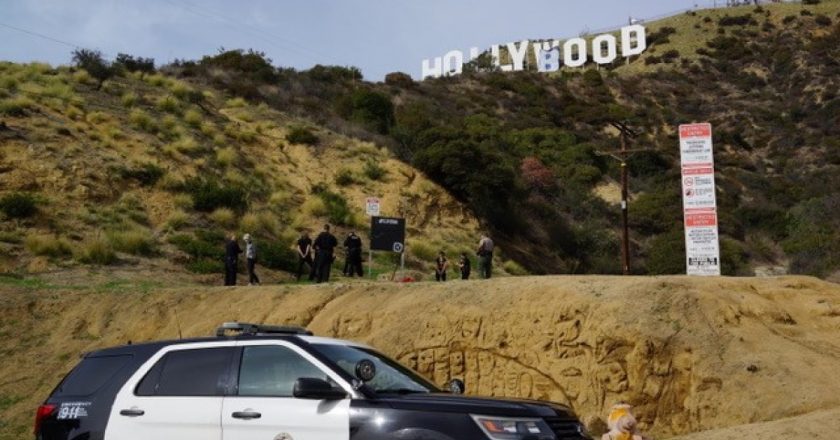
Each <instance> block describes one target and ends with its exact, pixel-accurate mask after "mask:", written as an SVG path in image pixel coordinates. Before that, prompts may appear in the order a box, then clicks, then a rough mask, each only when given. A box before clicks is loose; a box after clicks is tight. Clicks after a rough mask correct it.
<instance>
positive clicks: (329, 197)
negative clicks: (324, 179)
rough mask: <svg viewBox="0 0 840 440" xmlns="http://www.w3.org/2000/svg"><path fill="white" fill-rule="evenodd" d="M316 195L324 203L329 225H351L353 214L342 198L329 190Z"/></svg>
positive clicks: (345, 200)
mask: <svg viewBox="0 0 840 440" xmlns="http://www.w3.org/2000/svg"><path fill="white" fill-rule="evenodd" d="M317 195H318V198H320V199H321V201H323V202H324V206H325V208H326V211H327V218H328V219H329V221H330V223H332V224H335V225H352V224H353V213H352V211H351V210H350V207H349V206H348V205H347V199H345V198H344V196H342V195H341V194H338V193H334V192H332V191H329V190H325V191H321V192H319V193H318V194H317Z"/></svg>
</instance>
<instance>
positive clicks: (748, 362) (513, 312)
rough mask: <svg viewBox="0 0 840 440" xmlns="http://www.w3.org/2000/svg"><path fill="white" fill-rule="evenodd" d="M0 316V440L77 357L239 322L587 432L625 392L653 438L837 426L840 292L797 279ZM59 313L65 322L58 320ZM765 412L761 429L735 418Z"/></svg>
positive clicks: (286, 296)
mask: <svg viewBox="0 0 840 440" xmlns="http://www.w3.org/2000/svg"><path fill="white" fill-rule="evenodd" d="M499 311H503V315H504V317H505V319H499ZM0 312H2V315H3V316H4V319H3V320H2V321H0V334H2V335H3V337H2V338H0V355H2V356H3V359H4V361H3V363H2V364H0V377H2V378H3V379H2V380H0V420H2V424H0V438H2V439H3V440H12V439H14V440H18V439H21V438H25V437H26V435H27V433H28V432H29V430H30V429H31V421H32V414H33V411H34V409H35V408H36V406H37V404H38V402H39V401H40V400H41V399H43V398H44V396H46V395H47V394H48V393H49V391H50V390H51V389H52V387H53V386H54V385H55V383H56V381H58V380H59V379H60V378H61V377H62V376H63V374H64V373H65V372H66V371H67V370H68V369H69V368H71V367H72V366H73V365H74V364H75V362H76V359H77V357H78V355H79V354H80V353H83V352H85V351H89V350H93V349H96V348H99V347H104V346H109V345H114V344H122V343H125V342H126V341H129V340H130V341H133V342H140V341H145V340H150V339H160V338H176V337H177V336H178V334H179V332H180V333H182V334H183V336H184V337H188V336H198V335H209V334H211V333H212V331H213V329H214V328H215V326H217V325H218V324H219V323H220V322H223V321H229V320H234V319H236V320H241V321H254V322H267V323H291V324H300V325H306V326H308V327H309V328H310V329H311V330H313V331H314V332H315V333H316V334H320V335H327V336H336V337H342V338H349V339H354V340H359V341H363V342H366V343H369V344H372V345H374V346H376V347H379V348H380V349H382V350H383V351H385V352H386V353H388V354H390V355H391V356H394V357H396V358H398V359H400V360H401V361H402V362H404V363H406V364H408V365H411V366H413V367H414V368H415V369H417V370H418V371H419V372H420V373H422V374H424V375H425V376H427V377H428V378H429V379H431V380H432V381H434V382H435V383H444V382H446V381H447V380H448V379H449V378H451V377H462V378H464V379H465V382H466V386H467V391H468V392H469V393H472V394H482V395H494V396H511V397H532V398H541V399H550V400H554V401H559V402H563V403H567V404H570V405H571V406H573V407H574V408H575V409H576V411H578V412H579V413H580V415H581V416H582V417H583V418H584V419H585V420H586V421H587V423H588V424H589V425H590V426H591V427H592V428H593V429H594V430H596V431H597V430H599V429H600V428H599V427H600V426H602V424H603V417H604V416H605V414H606V411H607V409H608V408H609V406H611V405H612V404H613V403H614V402H616V401H619V400H626V401H629V402H631V403H632V404H634V405H635V406H636V408H637V412H638V413H639V417H640V420H641V421H642V423H643V426H644V429H645V430H646V431H649V432H651V433H653V434H655V436H656V438H658V439H662V438H668V437H670V436H673V435H676V434H687V433H692V432H698V431H704V430H710V429H721V428H728V430H724V431H720V432H718V433H717V434H715V436H711V435H712V434H714V433H712V434H710V436H708V437H707V436H706V434H700V435H699V437H697V436H695V437H689V438H713V439H725V438H731V437H726V436H725V435H724V434H725V433H726V432H730V433H731V432H736V433H737V432H740V433H744V432H745V430H746V429H751V430H753V431H752V432H756V433H757V432H762V431H763V432H764V433H765V436H763V437H762V436H758V435H752V434H743V435H742V436H740V437H738V438H746V439H751V438H756V439H757V438H797V439H809V440H810V439H814V440H816V439H820V440H828V439H834V438H836V430H835V428H836V423H835V422H834V421H831V420H829V422H830V423H827V424H822V423H821V422H820V421H822V420H826V419H830V414H836V410H837V408H840V397H838V396H840V383H838V381H837V380H836V379H835V376H836V366H837V363H838V361H839V360H840V359H838V357H840V336H838V332H837V328H838V324H839V323H840V322H839V321H838V320H840V288H839V287H838V286H837V285H835V284H830V283H826V282H823V281H819V280H816V279H813V278H807V277H784V278H765V279H734V278H720V279H698V278H686V277H628V278H619V277H518V278H513V277H510V278H504V279H498V280H491V281H467V282H457V283H456V282H453V283H445V284H440V283H415V284H384V283H364V284H333V285H322V286H273V287H241V288H236V289H231V288H222V287H200V288H199V287H183V288H177V289H148V288H145V287H143V286H139V285H132V284H123V285H119V286H113V285H109V284H102V285H98V286H89V287H85V288H81V289H68V288H66V287H63V286H61V285H49V284H39V285H34V286H33V285H27V284H25V283H20V284H17V285H15V284H6V286H5V287H4V288H3V290H2V292H0ZM57 313H60V314H61V316H62V319H60V320H56V319H51V317H52V316H54V315H56V314H57ZM831 411H833V412H831ZM806 414H807V415H806ZM797 416H802V417H800V418H798V419H797V420H801V422H798V423H790V422H789V421H787V420H784V419H786V418H790V417H797ZM775 420H779V422H772V421H775ZM759 422H771V423H761V424H760V426H758V425H757V426H752V427H751V428H747V427H745V428H738V427H736V426H737V425H743V424H751V423H759ZM795 434H802V435H795ZM786 435H790V436H788V437H786Z"/></svg>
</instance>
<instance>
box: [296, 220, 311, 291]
mask: <svg viewBox="0 0 840 440" xmlns="http://www.w3.org/2000/svg"><path fill="white" fill-rule="evenodd" d="M297 253H298V259H299V261H298V270H297V280H298V281H300V277H301V276H302V275H303V266H304V265H307V266H309V281H314V280H315V261H314V260H313V259H312V253H313V251H312V239H311V238H309V233H308V232H306V231H304V232H303V234H301V236H300V239H299V240H298V241H297Z"/></svg>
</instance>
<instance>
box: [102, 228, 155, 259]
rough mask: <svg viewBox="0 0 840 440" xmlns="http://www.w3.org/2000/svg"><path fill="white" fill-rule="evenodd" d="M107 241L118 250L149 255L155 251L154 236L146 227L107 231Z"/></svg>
mask: <svg viewBox="0 0 840 440" xmlns="http://www.w3.org/2000/svg"><path fill="white" fill-rule="evenodd" d="M108 242H109V243H110V244H111V246H112V247H113V248H114V250H116V251H119V252H125V253H128V254H133V255H143V256H151V255H153V254H154V253H155V249H156V243H155V237H154V235H153V234H152V233H151V231H149V230H148V229H144V228H134V229H129V230H125V231H112V232H109V233H108Z"/></svg>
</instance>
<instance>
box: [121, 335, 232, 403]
mask: <svg viewBox="0 0 840 440" xmlns="http://www.w3.org/2000/svg"><path fill="white" fill-rule="evenodd" d="M235 352H236V349H235V348H234V347H220V348H200V349H194V350H178V351H171V352H169V353H167V354H166V355H165V356H164V357H162V358H161V359H160V360H159V361H158V362H157V364H155V366H154V367H152V369H151V370H149V372H148V373H147V374H146V377H144V378H143V380H142V381H140V384H139V385H138V386H137V390H136V394H137V395H139V396H153V395H156V396H221V395H223V394H224V393H223V391H224V385H225V383H226V380H225V379H226V377H227V372H228V370H229V368H230V364H231V360H232V359H233V354H234V353H235Z"/></svg>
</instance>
